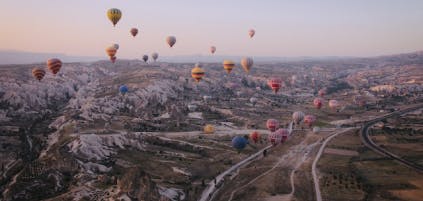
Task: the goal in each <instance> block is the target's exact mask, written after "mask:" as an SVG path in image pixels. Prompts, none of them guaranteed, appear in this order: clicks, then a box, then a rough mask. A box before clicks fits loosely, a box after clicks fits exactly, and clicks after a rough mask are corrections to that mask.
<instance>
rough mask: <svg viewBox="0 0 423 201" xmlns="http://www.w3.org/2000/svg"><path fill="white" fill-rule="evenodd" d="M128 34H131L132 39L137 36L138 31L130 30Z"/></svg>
mask: <svg viewBox="0 0 423 201" xmlns="http://www.w3.org/2000/svg"><path fill="white" fill-rule="evenodd" d="M129 32H130V33H131V35H132V36H133V37H135V36H136V35H137V34H138V29H137V28H132V29H131V30H130V31H129Z"/></svg>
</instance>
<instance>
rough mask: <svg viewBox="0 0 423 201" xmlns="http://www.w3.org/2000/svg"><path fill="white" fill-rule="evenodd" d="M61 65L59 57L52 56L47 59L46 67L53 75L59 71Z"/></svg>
mask: <svg viewBox="0 0 423 201" xmlns="http://www.w3.org/2000/svg"><path fill="white" fill-rule="evenodd" d="M61 67H62V61H60V59H56V58H52V59H49V60H47V68H48V70H50V71H51V72H52V73H53V75H56V74H57V73H58V72H59V71H60V68H61Z"/></svg>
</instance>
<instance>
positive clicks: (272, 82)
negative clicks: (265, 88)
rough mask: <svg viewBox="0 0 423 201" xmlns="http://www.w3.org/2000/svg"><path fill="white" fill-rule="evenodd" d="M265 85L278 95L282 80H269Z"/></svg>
mask: <svg viewBox="0 0 423 201" xmlns="http://www.w3.org/2000/svg"><path fill="white" fill-rule="evenodd" d="M267 85H269V87H270V88H271V89H272V90H273V92H275V94H276V93H278V91H279V89H280V88H281V87H282V80H281V79H279V78H271V79H269V81H267Z"/></svg>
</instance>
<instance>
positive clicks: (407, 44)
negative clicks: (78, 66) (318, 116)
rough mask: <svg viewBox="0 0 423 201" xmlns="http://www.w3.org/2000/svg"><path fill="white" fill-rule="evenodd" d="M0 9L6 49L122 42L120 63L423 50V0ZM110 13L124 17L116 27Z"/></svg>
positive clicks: (134, 0)
mask: <svg viewBox="0 0 423 201" xmlns="http://www.w3.org/2000/svg"><path fill="white" fill-rule="evenodd" d="M0 8H2V9H1V10H2V12H0V19H2V20H1V21H0V44H1V45H0V49H2V50H17V51H27V52H43V53H64V54H67V55H78V56H96V57H97V56H106V53H105V51H104V49H105V48H106V47H107V46H109V45H111V44H113V43H118V44H119V45H120V49H119V51H118V54H117V56H118V58H141V57H142V55H143V54H151V53H152V52H158V53H159V54H160V55H162V56H163V55H164V56H177V55H208V54H209V47H210V46H211V45H214V46H216V47H217V51H216V54H218V55H237V56H278V57H298V56H314V57H320V56H377V55H386V54H395V53H405V52H412V51H417V50H422V49H423V1H422V0H125V1H122V0H0ZM109 8H119V9H120V10H121V11H122V13H123V16H122V19H121V20H120V21H119V23H118V24H117V26H116V27H113V26H112V23H111V22H110V21H109V20H108V19H107V17H106V11H107V10H108V9H109ZM132 27H136V28H138V29H139V30H140V32H139V34H138V36H137V37H135V38H133V37H132V36H130V34H129V30H130V28H132ZM250 28H254V29H255V30H256V35H255V36H254V38H253V39H250V38H249V37H248V30H249V29H250ZM168 35H174V36H176V38H177V42H176V45H175V46H174V48H169V47H168V46H167V44H166V43H165V38H166V36H168Z"/></svg>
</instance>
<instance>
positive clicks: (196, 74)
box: [191, 64, 205, 82]
mask: <svg viewBox="0 0 423 201" xmlns="http://www.w3.org/2000/svg"><path fill="white" fill-rule="evenodd" d="M204 74H205V72H204V70H203V69H202V68H201V67H200V65H199V64H197V65H195V67H194V68H193V69H192V70H191V76H192V78H194V80H195V81H196V82H200V80H201V79H203V77H204Z"/></svg>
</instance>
